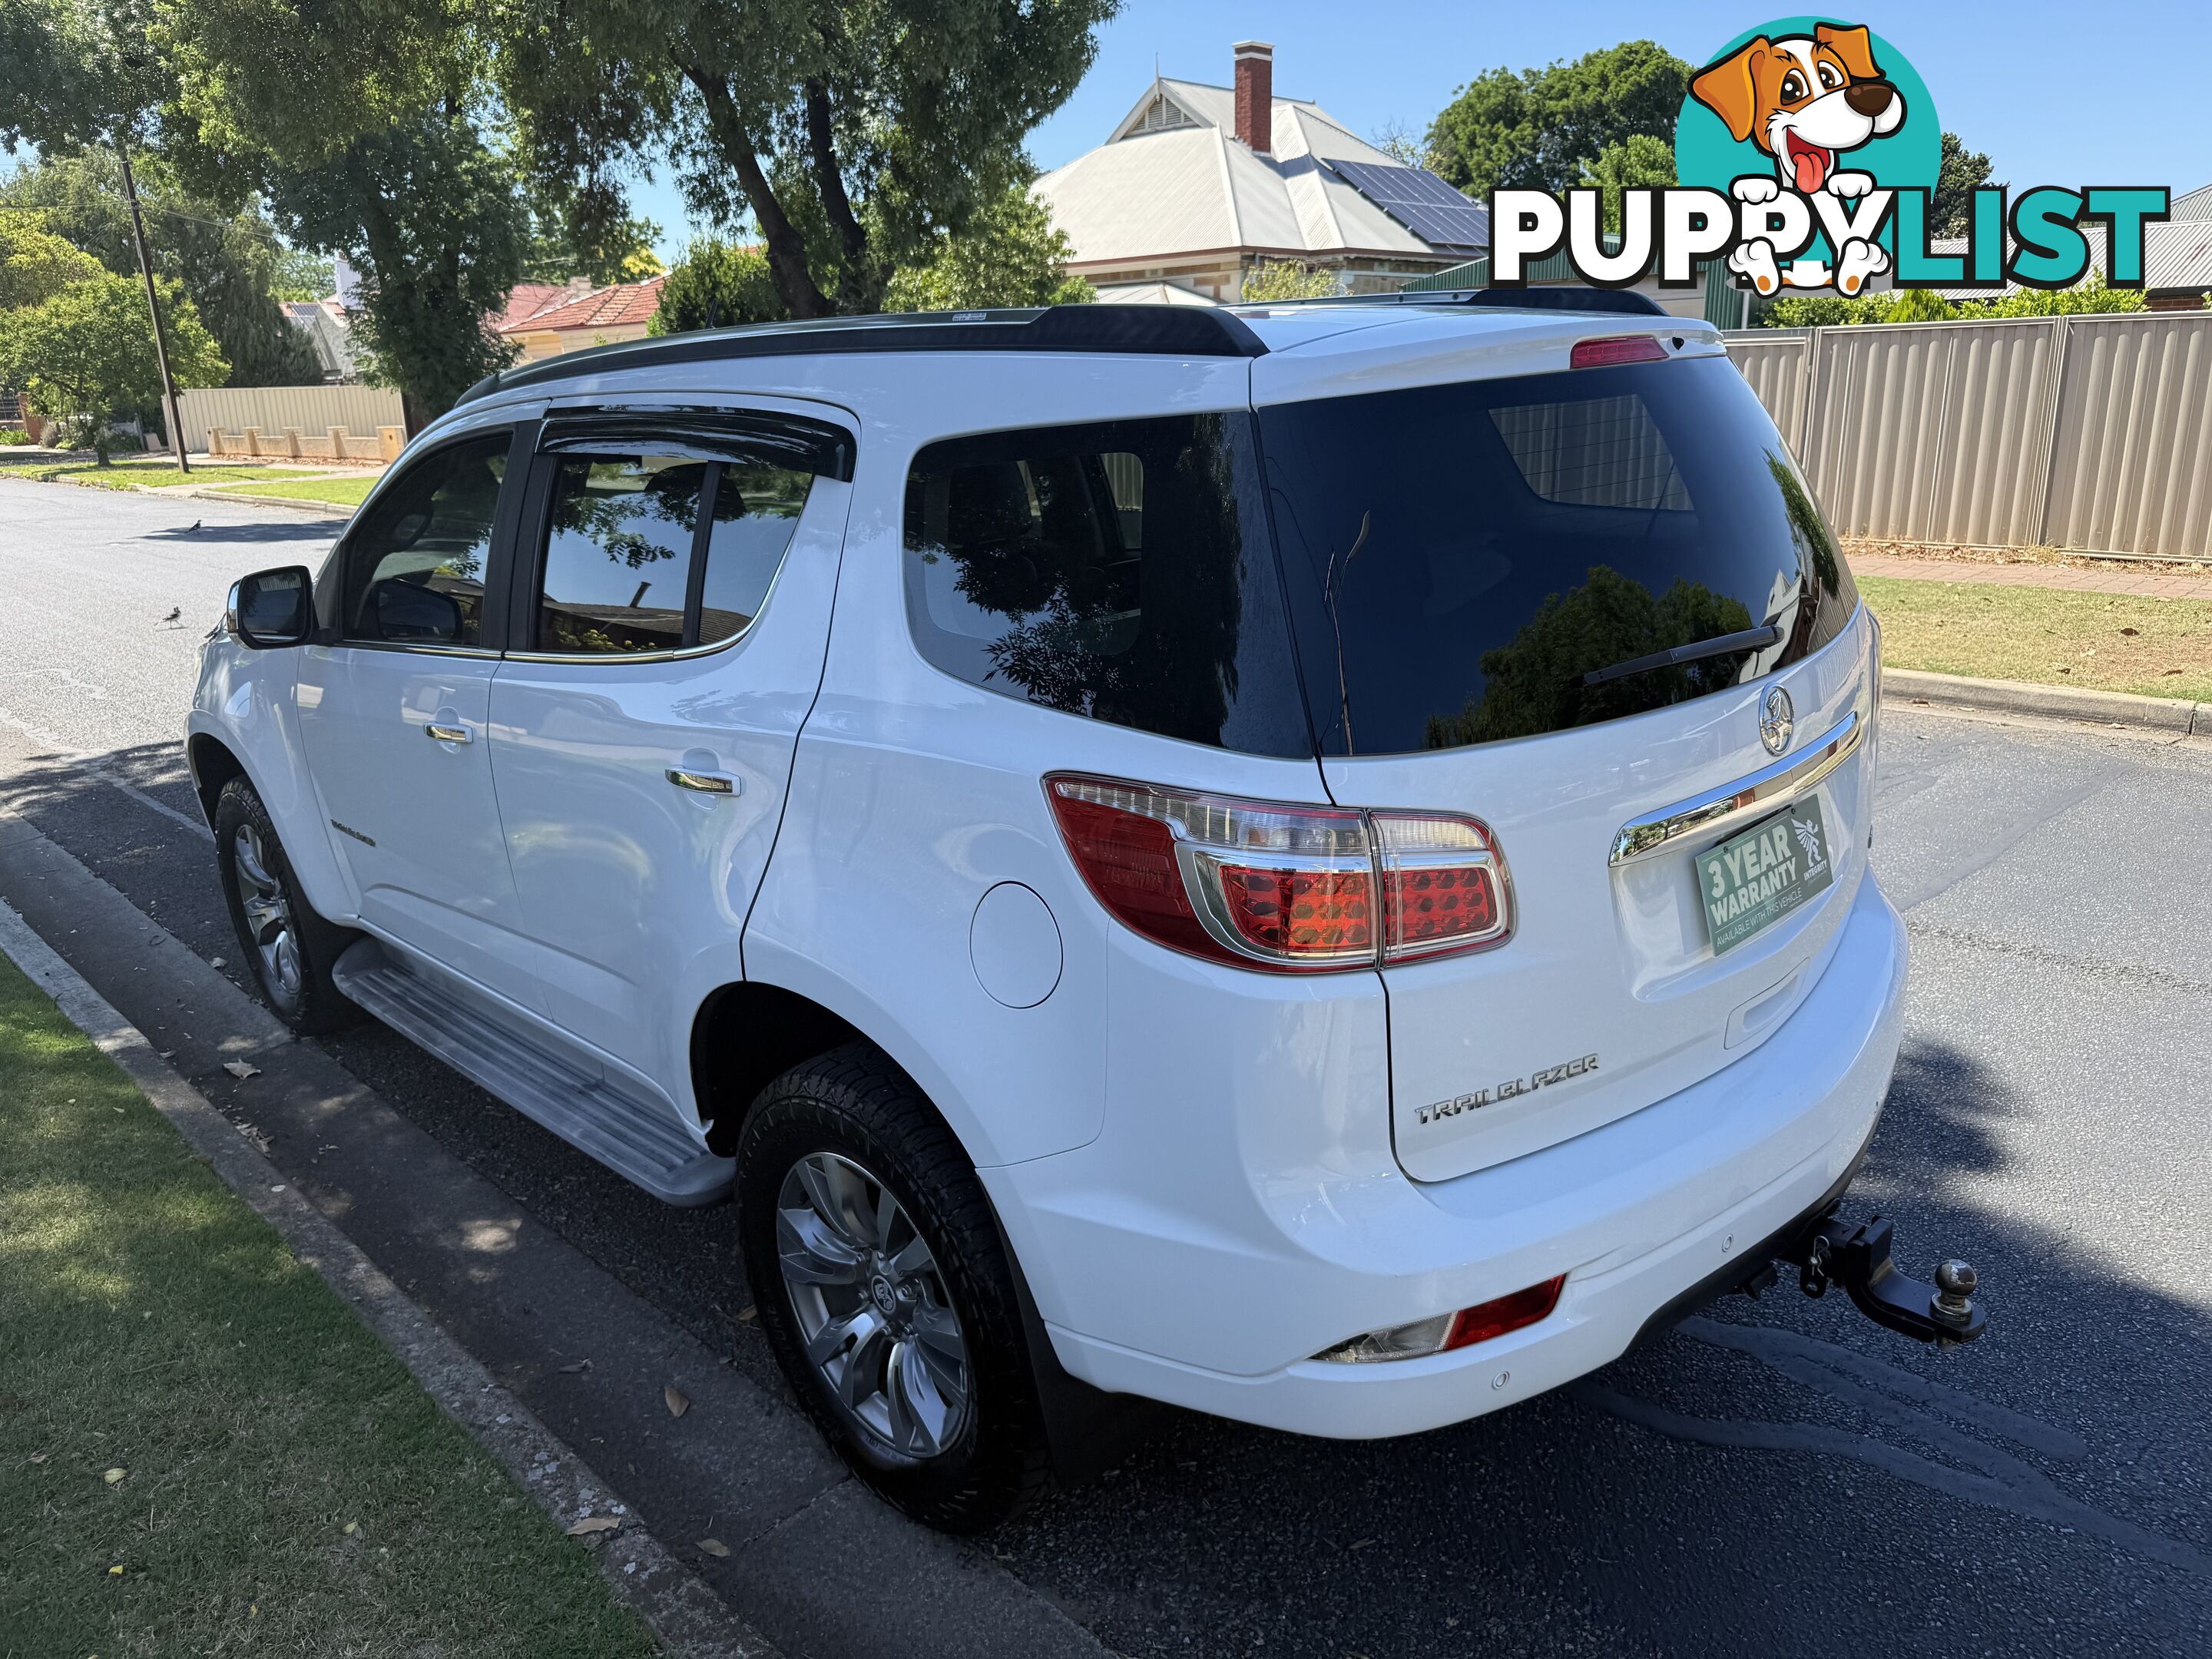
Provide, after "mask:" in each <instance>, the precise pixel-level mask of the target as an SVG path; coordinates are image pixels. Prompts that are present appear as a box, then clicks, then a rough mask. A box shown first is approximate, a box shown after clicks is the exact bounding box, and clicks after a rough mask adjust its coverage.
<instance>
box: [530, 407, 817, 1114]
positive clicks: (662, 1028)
mask: <svg viewBox="0 0 2212 1659" xmlns="http://www.w3.org/2000/svg"><path fill="white" fill-rule="evenodd" d="M809 407H810V408H811V412H809V413H801V412H798V410H797V408H796V407H795V406H791V405H781V404H776V405H770V404H761V405H757V406H754V407H750V408H747V409H730V410H720V411H715V412H713V413H702V412H700V411H697V410H692V411H690V412H681V411H673V410H670V411H661V412H656V411H654V410H629V411H612V410H596V411H590V412H581V413H572V414H563V413H562V412H561V411H560V410H554V411H552V412H551V413H550V414H549V415H548V416H547V418H546V422H545V424H544V428H543V436H542V438H541V440H540V442H539V446H538V455H537V458H536V459H535V461H534V462H533V463H532V468H531V478H530V495H529V498H528V503H527V505H526V508H525V512H524V515H523V524H522V529H521V532H520V537H519V543H518V552H517V557H516V572H517V580H516V589H515V599H514V603H513V618H514V620H513V624H512V627H513V631H512V633H511V635H510V640H509V644H510V647H511V648H510V649H509V651H508V653H507V658H506V660H505V661H504V662H502V663H501V665H500V667H499V671H498V673H497V676H496V678H495V680H494V681H493V684H492V687H491V724H492V732H493V737H492V743H491V762H492V771H493V775H494V777H495V781H496V784H497V789H498V797H499V808H500V813H501V818H502V820H503V821H504V823H505V825H506V832H507V859H508V861H509V863H510V864H511V866H512V867H513V880H514V884H515V888H516V890H517V893H518V896H519V902H520V911H521V924H520V925H521V927H522V930H523V932H524V933H525V934H526V936H527V938H528V939H529V942H530V945H531V947H532V953H533V959H534V962H535V963H536V970H537V978H538V982H539V985H540V988H541V994H542V995H543V997H544V1004H545V1008H546V1012H547V1013H548V1014H549V1015H550V1017H551V1018H552V1020H553V1022H554V1023H555V1024H556V1025H558V1026H560V1027H561V1028H562V1030H565V1031H567V1032H568V1034H569V1035H571V1036H575V1037H579V1038H580V1039H582V1040H583V1041H584V1042H586V1043H587V1044H588V1045H590V1046H591V1047H592V1048H594V1049H596V1050H597V1051H598V1052H599V1054H602V1055H605V1056H607V1057H609V1058H611V1059H612V1060H615V1061H617V1062H618V1063H619V1064H621V1065H622V1066H627V1067H629V1068H630V1069H631V1070H633V1071H635V1073H638V1074H640V1075H641V1076H642V1077H643V1078H645V1079H647V1080H648V1081H649V1082H651V1083H652V1084H653V1085H654V1086H655V1087H656V1088H658V1089H659V1090H661V1091H664V1092H665V1093H667V1094H668V1095H669V1096H671V1097H672V1098H676V1099H678V1100H681V1099H683V1098H684V1097H686V1091H687V1090H688V1079H689V1076H690V1048H689V1039H690V1017H691V1014H692V1012H693V1011H694V1010H696V1008H697V1007H698V1006H699V1004H700V1001H701V1000H702V998H703V997H704V996H705V994H707V992H708V991H709V990H711V989H712V988H713V987H715V986H717V985H720V984H724V983H726V982H728V981H732V980H735V979H738V978H741V977H743V968H742V964H741V963H740V961H739V957H738V945H739V939H740V936H741V934H742V933H743V930H744V920H745V915H746V912H747V910H748V909H749V908H750V905H751V903H752V897H753V893H754V890H755V889H756V888H757V885H758V884H759V882H760V878H761V872H762V871H763V869H764V868H765V866H766V865H767V862H768V855H769V848H770V847H771V845H772V844H773V842H774V840H775V832H776V825H777V823H778V821H779V818H780V817H781V812H782V808H783V801H784V796H785V792H786V789H787V786H788V784H789V781H790V777H791V763H792V751H793V745H794V744H795V743H796V741H797V738H798V733H799V726H800V724H801V723H802V722H803V721H804V720H805V717H806V712H807V710H808V708H810V707H811V704H812V702H813V700H814V695H815V692H816V690H817V688H818V687H819V685H820V684H821V679H822V660H823V652H824V649H825V648H826V645H827V641H828V635H829V605H830V599H831V596H832V594H833V593H834V592H835V590H836V575H837V561H838V556H839V553H840V550H841V549H842V545H843V541H844V532H845V510H846V504H847V501H848V495H849V491H850V484H849V482H848V481H849V479H850V477H851V476H852V461H853V454H854V439H853V435H852V434H851V432H850V431H849V430H848V428H846V427H845V426H843V425H842V424H839V423H836V422H833V421H831V420H829V419H827V418H825V416H827V415H828V414H829V413H830V411H829V410H826V408H825V407H824V406H822V405H811V406H809Z"/></svg>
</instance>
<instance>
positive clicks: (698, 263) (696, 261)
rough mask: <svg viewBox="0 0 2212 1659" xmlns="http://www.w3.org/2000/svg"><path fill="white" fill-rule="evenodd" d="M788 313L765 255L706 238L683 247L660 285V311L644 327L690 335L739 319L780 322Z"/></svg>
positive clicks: (649, 330) (747, 246)
mask: <svg viewBox="0 0 2212 1659" xmlns="http://www.w3.org/2000/svg"><path fill="white" fill-rule="evenodd" d="M787 315H789V313H787V312H786V311H785V310H784V308H783V296H782V295H780V294H778V293H777V292H776V291H775V277H773V276H770V275H769V269H768V256H767V255H766V254H765V253H763V252H761V251H760V249H759V248H758V247H757V246H752V245H751V244H750V243H748V244H745V245H743V246H740V245H738V244H736V243H733V242H726V241H724V240H721V239H720V238H719V237H714V236H702V237H699V238H696V239H695V240H693V242H692V243H691V246H690V247H688V248H686V249H685V250H684V257H683V258H681V259H678V261H677V262H676V268H675V269H674V270H671V271H670V272H669V273H668V280H667V281H666V282H665V283H662V284H661V285H660V307H659V309H658V310H657V311H655V312H654V313H653V319H652V320H651V321H650V322H648V323H647V324H646V325H645V331H646V332H647V333H648V334H688V333H690V331H692V330H694V329H700V328H708V327H716V328H721V327H732V326H734V325H737V324H739V323H775V322H781V321H782V320H783V319H784V318H785V317H787Z"/></svg>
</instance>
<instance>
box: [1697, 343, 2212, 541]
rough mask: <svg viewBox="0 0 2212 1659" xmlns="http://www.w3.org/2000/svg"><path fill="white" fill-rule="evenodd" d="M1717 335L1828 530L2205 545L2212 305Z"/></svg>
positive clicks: (2210, 515)
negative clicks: (1802, 476) (1785, 444)
mask: <svg viewBox="0 0 2212 1659" xmlns="http://www.w3.org/2000/svg"><path fill="white" fill-rule="evenodd" d="M1727 339H1728V346H1729V356H1731V357H1733V358H1734V359H1735V362H1736V366H1737V367H1738V368H1741V370H1742V371H1743V374H1744V378H1745V379H1746V380H1749V381H1750V382H1751V386H1752V389H1753V391H1755V392H1758V394H1759V401H1760V402H1762V403H1764V404H1765V405H1766V409H1767V412H1768V413H1769V414H1770V415H1771V416H1773V417H1774V423H1775V424H1776V425H1777V426H1778V427H1779V428H1781V429H1782V435H1783V436H1784V438H1786V439H1787V440H1788V441H1789V442H1790V448H1791V450H1792V451H1793V452H1794V453H1796V456H1797V459H1798V464H1799V465H1801V466H1802V467H1803V468H1804V470H1805V472H1806V475H1807V476H1808V477H1809V478H1810V479H1811V481H1812V485H1813V492H1814V495H1815V496H1816V497H1817V498H1818V500H1819V501H1820V507H1821V509H1822V510H1823V511H1824V512H1825V513H1826V514H1827V515H1828V522H1829V523H1830V524H1831V525H1832V526H1834V528H1835V531H1836V533H1837V534H1838V535H1841V536H1854V537H1865V538H1872V539H1896V540H1900V541H1917V542H1939V543H1948V544H1967V545H1974V546H1988V547H2069V548H2080V549H2083V550H2089V551H2094V552H2106V553H2154V554H2165V555H2168V556H2172V555H2183V556H2197V557H2212V313H2204V312H2185V313H2179V314H2176V313H2162V314H2160V313H2154V314H2151V315H2133V314H2130V315H2113V316H2095V315H2091V316H2077V317H2019V318H2001V319H1990V320H1986V321H1980V322H1966V323H1885V324H1881V325H1868V326H1863V327H1850V328H1815V329H1778V328H1758V329H1747V330H1742V331H1729V333H1728V335H1727Z"/></svg>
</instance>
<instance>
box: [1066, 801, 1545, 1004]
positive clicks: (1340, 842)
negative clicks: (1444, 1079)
mask: <svg viewBox="0 0 2212 1659" xmlns="http://www.w3.org/2000/svg"><path fill="white" fill-rule="evenodd" d="M1045 791H1046V794H1047V797H1048V799H1050V801H1051V803H1052V809H1053V814H1054V817H1056V818H1057V819H1058V820H1059V822H1060V834H1061V835H1062V836H1064V837H1066V842H1067V847H1068V851H1069V852H1070V853H1071V854H1073V855H1074V859H1075V863H1076V867H1077V868H1078V869H1079V870H1080V871H1081V872H1083V878H1084V880H1085V881H1086V882H1087V883H1089V884H1090V886H1091V891H1092V892H1093V893H1095V894H1096V895H1097V897H1098V902H1100V903H1102V904H1103V905H1104V906H1105V907H1106V908H1107V909H1108V910H1109V911H1111V912H1112V913H1113V914H1114V915H1115V916H1116V917H1118V918H1119V919H1120V920H1121V921H1123V922H1125V923H1127V925H1128V926H1129V927H1133V928H1134V929H1135V930H1136V931H1137V932H1138V933H1142V934H1144V935H1145V937H1146V938H1147V939H1152V940H1155V941H1157V942H1158V943H1159V944H1162V945H1167V946H1169V947H1170V948H1171V949H1174V950H1177V951H1188V953H1189V954H1191V955H1193V956H1198V957H1206V958H1207V959H1209V960H1211V961H1214V962H1227V963H1236V964H1237V965H1239V966H1242V967H1247V968H1264V969H1273V970H1275V971H1277V972H1285V973H1316V972H1326V971H1328V970H1330V969H1345V968H1370V967H1375V966H1377V965H1379V964H1383V963H1392V962H1399V961H1406V960H1410V959H1412V958H1414V957H1431V956H1441V955H1446V954H1449V953H1450V952H1453V951H1468V950H1475V949H1479V948H1480V947H1482V946H1484V945H1494V944H1497V943H1498V942H1499V941H1500V940H1502V939H1504V937H1505V936H1506V934H1507V933H1509V932H1510V930H1511V926H1512V915H1511V908H1510V897H1509V895H1508V892H1507V889H1506V884H1505V880H1504V868H1503V866H1502V865H1501V863H1500V861H1499V859H1498V848H1497V845H1496V843H1495V842H1493V841H1492V838H1491V836H1490V832H1489V831H1488V830H1487V829H1485V828H1484V827H1483V826H1482V825H1481V824H1480V823H1476V822H1475V821H1474V819H1472V818H1462V817H1449V816H1447V815H1444V814H1439V813H1417V812H1367V811H1356V810H1353V809H1352V808H1347V807H1335V806H1290V805H1279V804H1276V803H1273V802H1267V801H1246V800H1234V799H1228V798H1227V797H1225V796H1220V795H1208V794H1200V793H1193V792H1189V791H1184V790H1175V789H1164V788H1158V787H1154V786H1152V785H1150V784H1142V783H1124V782H1120V781H1115V780H1113V779H1109V778H1089V777H1069V776H1059V777H1052V778H1048V779H1047V780H1045Z"/></svg>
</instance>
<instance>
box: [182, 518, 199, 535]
mask: <svg viewBox="0 0 2212 1659" xmlns="http://www.w3.org/2000/svg"><path fill="white" fill-rule="evenodd" d="M199 527H200V521H199V520H197V519H194V520H192V521H191V523H190V524H188V525H186V526H185V534H186V535H187V536H189V535H191V533H192V532H194V531H195V530H197V529H198V528H199Z"/></svg>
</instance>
